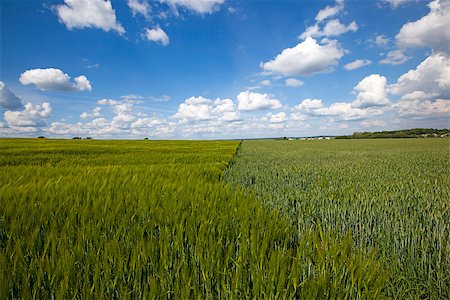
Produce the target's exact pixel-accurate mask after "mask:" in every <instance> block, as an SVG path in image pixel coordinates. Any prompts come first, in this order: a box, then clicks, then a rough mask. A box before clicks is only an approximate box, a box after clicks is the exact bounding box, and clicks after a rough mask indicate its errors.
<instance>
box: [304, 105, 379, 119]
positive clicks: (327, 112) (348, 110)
mask: <svg viewBox="0 0 450 300" xmlns="http://www.w3.org/2000/svg"><path fill="white" fill-rule="evenodd" d="M310 113H311V114H313V115H315V116H336V117H339V118H340V119H342V120H344V121H350V120H360V119H365V118H369V117H371V116H375V115H381V114H382V113H383V111H382V110H380V109H375V108H356V107H353V105H352V103H346V102H336V103H333V104H331V105H330V106H329V107H323V108H318V109H314V110H311V111H310Z"/></svg>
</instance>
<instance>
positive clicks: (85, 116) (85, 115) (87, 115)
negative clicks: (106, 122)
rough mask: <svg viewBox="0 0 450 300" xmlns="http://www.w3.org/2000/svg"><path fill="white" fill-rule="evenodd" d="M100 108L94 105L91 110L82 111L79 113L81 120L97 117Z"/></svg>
mask: <svg viewBox="0 0 450 300" xmlns="http://www.w3.org/2000/svg"><path fill="white" fill-rule="evenodd" d="M101 110H102V108H101V107H96V108H94V109H93V110H92V112H90V113H88V112H83V113H81V114H80V118H82V119H83V120H86V119H90V118H98V117H100V111H101Z"/></svg>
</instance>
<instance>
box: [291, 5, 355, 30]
mask: <svg viewBox="0 0 450 300" xmlns="http://www.w3.org/2000/svg"><path fill="white" fill-rule="evenodd" d="M343 9H344V1H343V0H337V1H336V5H335V6H327V7H325V8H324V9H322V10H320V11H319V12H318V13H317V15H316V18H315V19H316V23H315V24H314V25H312V26H309V27H307V28H306V29H305V31H304V32H303V33H302V34H301V35H300V36H299V38H301V39H306V38H307V37H322V36H325V37H332V36H338V35H341V34H344V33H346V32H349V31H353V32H355V31H357V30H358V24H356V22H351V23H350V24H348V25H345V24H342V23H341V21H339V20H338V19H337V18H334V19H332V20H329V21H327V22H326V24H325V25H323V22H324V21H325V20H326V19H328V18H330V17H333V16H335V15H337V14H338V13H339V12H340V11H342V10H343ZM322 26H323V28H322V29H321V27H322Z"/></svg>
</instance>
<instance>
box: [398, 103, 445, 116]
mask: <svg viewBox="0 0 450 300" xmlns="http://www.w3.org/2000/svg"><path fill="white" fill-rule="evenodd" d="M397 108H398V114H399V116H400V117H415V118H419V119H420V118H427V117H438V116H441V117H446V118H447V119H448V116H449V114H450V100H448V99H436V100H433V101H432V100H425V101H422V100H413V101H399V102H398V104H397Z"/></svg>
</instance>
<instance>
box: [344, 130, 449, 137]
mask: <svg viewBox="0 0 450 300" xmlns="http://www.w3.org/2000/svg"><path fill="white" fill-rule="evenodd" d="M449 134H450V129H433V128H414V129H403V130H391V131H376V132H354V133H353V134H352V135H346V136H338V137H336V139H377V138H418V137H441V136H448V135H449Z"/></svg>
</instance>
